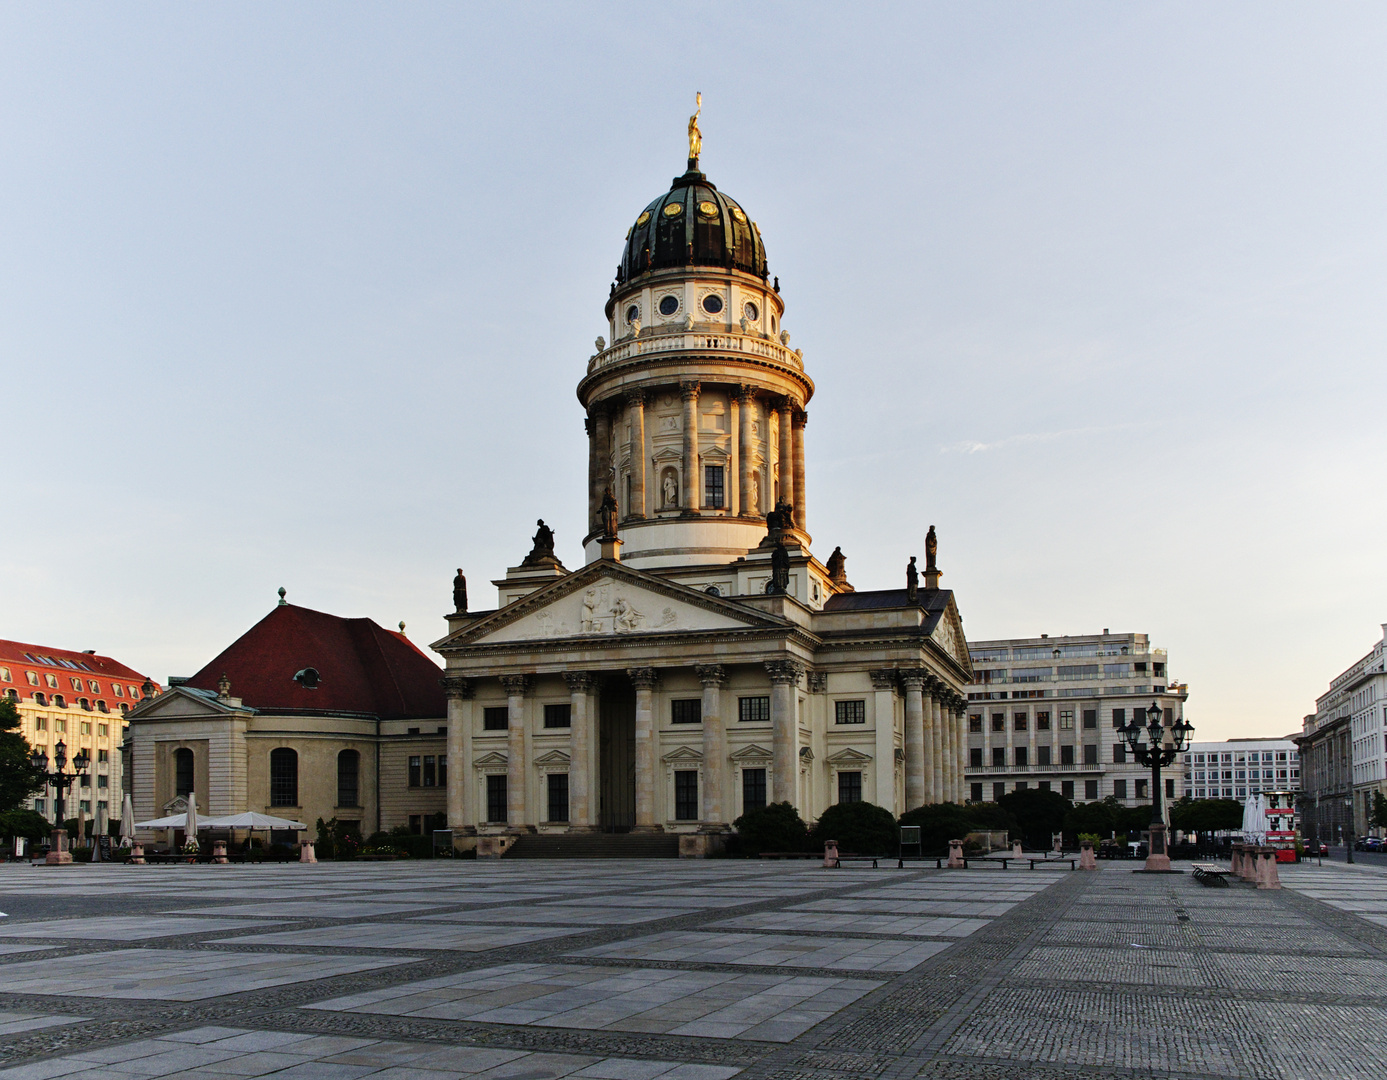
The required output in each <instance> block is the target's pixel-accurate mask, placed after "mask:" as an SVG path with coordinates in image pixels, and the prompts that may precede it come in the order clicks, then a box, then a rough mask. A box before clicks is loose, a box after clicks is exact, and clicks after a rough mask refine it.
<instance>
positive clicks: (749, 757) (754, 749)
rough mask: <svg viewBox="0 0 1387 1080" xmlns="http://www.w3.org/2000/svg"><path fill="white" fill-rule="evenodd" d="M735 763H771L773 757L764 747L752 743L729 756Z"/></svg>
mask: <svg viewBox="0 0 1387 1080" xmlns="http://www.w3.org/2000/svg"><path fill="white" fill-rule="evenodd" d="M729 756H730V757H731V758H732V760H733V761H770V759H771V757H772V756H773V755H772V754H771V752H770V751H769V750H767V749H766V748H765V747H764V746H757V745H756V744H755V743H752V744H751V745H750V746H744V747H742V748H741V749H740V750H737V751H735V752H734V753H732V754H730V755H729Z"/></svg>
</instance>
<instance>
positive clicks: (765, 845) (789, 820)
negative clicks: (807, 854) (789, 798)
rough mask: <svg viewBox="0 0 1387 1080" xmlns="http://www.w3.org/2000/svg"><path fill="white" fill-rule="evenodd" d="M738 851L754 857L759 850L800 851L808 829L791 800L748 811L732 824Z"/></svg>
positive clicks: (804, 843)
mask: <svg viewBox="0 0 1387 1080" xmlns="http://www.w3.org/2000/svg"><path fill="white" fill-rule="evenodd" d="M732 825H733V827H734V828H736V830H737V833H738V835H739V836H740V838H741V840H740V844H739V847H740V848H741V850H742V852H743V853H744V854H746V855H750V856H752V857H755V856H756V855H759V854H760V853H761V852H763V851H804V850H806V848H807V844H808V840H809V830H808V829H807V828H806V827H805V824H804V822H803V821H802V820H801V819H800V816H799V811H798V810H796V809H795V808H794V805H793V804H792V803H788V802H781V803H771V804H770V805H769V806H763V807H761V809H759V810H751V811H748V812H747V813H745V814H743V815H742V816H741V817H739V818H738V819H737V820H736V821H734V822H733V823H732Z"/></svg>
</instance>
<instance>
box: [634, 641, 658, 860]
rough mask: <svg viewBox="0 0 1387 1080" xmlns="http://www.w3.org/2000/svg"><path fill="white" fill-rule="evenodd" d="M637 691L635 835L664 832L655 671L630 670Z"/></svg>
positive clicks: (646, 669)
mask: <svg viewBox="0 0 1387 1080" xmlns="http://www.w3.org/2000/svg"><path fill="white" fill-rule="evenodd" d="M626 674H627V675H629V676H630V677H631V682H632V684H633V685H634V686H635V688H636V828H635V831H636V832H664V826H662V825H657V824H656V823H655V683H656V682H657V681H658V676H657V675H656V674H655V669H654V668H630V669H629V670H628V671H627V672H626Z"/></svg>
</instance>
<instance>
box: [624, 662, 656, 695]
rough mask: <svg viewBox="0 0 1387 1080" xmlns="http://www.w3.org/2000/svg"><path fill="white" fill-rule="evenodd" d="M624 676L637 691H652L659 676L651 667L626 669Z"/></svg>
mask: <svg viewBox="0 0 1387 1080" xmlns="http://www.w3.org/2000/svg"><path fill="white" fill-rule="evenodd" d="M626 674H627V676H628V677H629V678H630V680H631V684H632V685H633V686H635V688H636V689H637V690H654V689H655V684H656V683H658V682H659V681H660V674H659V672H657V671H656V670H655V669H654V668H653V667H637V668H627V669H626Z"/></svg>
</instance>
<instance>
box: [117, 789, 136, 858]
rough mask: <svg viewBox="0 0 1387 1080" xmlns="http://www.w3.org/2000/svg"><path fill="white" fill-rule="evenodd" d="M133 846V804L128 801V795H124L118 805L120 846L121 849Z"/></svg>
mask: <svg viewBox="0 0 1387 1080" xmlns="http://www.w3.org/2000/svg"><path fill="white" fill-rule="evenodd" d="M134 845H135V804H134V803H133V802H131V800H130V793H129V792H128V791H127V792H126V793H125V799H124V801H122V802H121V804H120V846H121V847H123V848H128V847H133V846H134Z"/></svg>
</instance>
